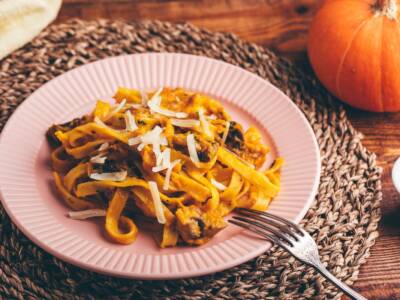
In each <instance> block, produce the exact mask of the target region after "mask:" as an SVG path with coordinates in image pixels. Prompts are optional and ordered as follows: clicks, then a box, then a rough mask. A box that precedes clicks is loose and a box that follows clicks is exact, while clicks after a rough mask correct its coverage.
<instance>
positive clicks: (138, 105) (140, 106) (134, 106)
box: [126, 103, 144, 109]
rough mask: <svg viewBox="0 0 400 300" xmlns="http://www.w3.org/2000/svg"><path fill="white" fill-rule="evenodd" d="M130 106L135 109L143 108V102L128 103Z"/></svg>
mask: <svg viewBox="0 0 400 300" xmlns="http://www.w3.org/2000/svg"><path fill="white" fill-rule="evenodd" d="M126 106H127V107H128V108H133V109H140V108H143V106H144V105H143V104H137V103H130V104H127V105H126Z"/></svg>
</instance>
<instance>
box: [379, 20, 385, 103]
mask: <svg viewBox="0 0 400 300" xmlns="http://www.w3.org/2000/svg"><path fill="white" fill-rule="evenodd" d="M384 23H385V22H384V20H382V27H381V53H380V56H381V57H380V61H381V63H380V65H381V67H380V69H379V72H380V75H379V81H380V82H379V99H378V103H379V106H380V111H385V103H384V101H383V84H382V83H383V63H382V62H383V51H384V49H383V30H384V29H385V24H384Z"/></svg>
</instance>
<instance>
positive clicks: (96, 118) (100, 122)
mask: <svg viewBox="0 0 400 300" xmlns="http://www.w3.org/2000/svg"><path fill="white" fill-rule="evenodd" d="M94 122H95V123H96V124H97V125H99V126H102V127H108V126H107V125H106V124H105V123H104V122H103V121H102V120H100V118H99V117H94Z"/></svg>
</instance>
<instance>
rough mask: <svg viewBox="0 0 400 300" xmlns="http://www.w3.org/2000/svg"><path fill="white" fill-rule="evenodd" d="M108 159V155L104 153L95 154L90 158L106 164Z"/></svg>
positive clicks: (96, 162) (94, 161) (91, 160)
mask: <svg viewBox="0 0 400 300" xmlns="http://www.w3.org/2000/svg"><path fill="white" fill-rule="evenodd" d="M106 160H107V157H106V156H103V155H102V154H99V155H96V156H93V157H92V158H90V162H92V163H95V164H104V163H105V162H106Z"/></svg>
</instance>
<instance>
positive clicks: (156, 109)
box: [147, 89, 187, 119]
mask: <svg viewBox="0 0 400 300" xmlns="http://www.w3.org/2000/svg"><path fill="white" fill-rule="evenodd" d="M161 92H162V89H160V90H158V91H157V92H156V93H155V94H154V96H153V97H151V99H150V101H148V102H147V105H148V106H149V108H150V110H151V111H152V113H158V114H160V115H164V116H167V117H173V118H178V119H183V118H186V117H187V113H184V112H175V111H172V110H168V109H165V108H162V107H160V105H161V96H160V94H161Z"/></svg>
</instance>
